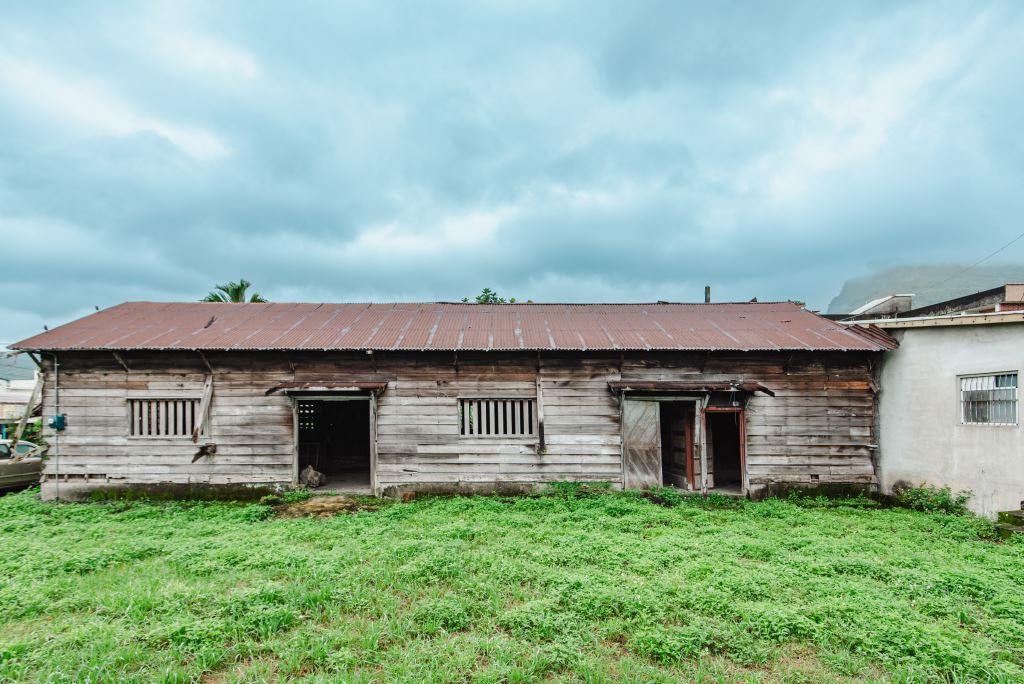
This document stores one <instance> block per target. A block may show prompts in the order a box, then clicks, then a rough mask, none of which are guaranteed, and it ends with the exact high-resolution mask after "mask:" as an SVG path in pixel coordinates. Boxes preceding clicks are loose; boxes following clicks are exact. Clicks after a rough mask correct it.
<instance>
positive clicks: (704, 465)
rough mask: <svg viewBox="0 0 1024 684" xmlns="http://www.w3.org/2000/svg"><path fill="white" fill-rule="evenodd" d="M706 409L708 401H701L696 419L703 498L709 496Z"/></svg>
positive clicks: (698, 403) (698, 404)
mask: <svg viewBox="0 0 1024 684" xmlns="http://www.w3.org/2000/svg"><path fill="white" fill-rule="evenodd" d="M706 407H707V399H706V398H704V399H701V400H699V401H698V402H697V414H696V416H695V419H694V423H695V428H696V430H697V444H696V445H695V446H696V448H697V450H698V452H699V453H700V493H701V495H702V496H707V495H708V438H707V427H708V424H707V420H706V418H705V415H706V414H705V413H704V409H705V408H706Z"/></svg>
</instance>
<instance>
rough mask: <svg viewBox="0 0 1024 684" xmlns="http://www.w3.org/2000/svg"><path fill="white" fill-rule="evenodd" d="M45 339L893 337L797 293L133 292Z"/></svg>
mask: <svg viewBox="0 0 1024 684" xmlns="http://www.w3.org/2000/svg"><path fill="white" fill-rule="evenodd" d="M13 346H14V348H15V349H39V350H73V349H77V350H90V349H91V350H97V349H99V350H132V349H151V350H157V349H165V350H171V349H183V350H192V349H203V350H242V349H246V350H275V349H280V350H284V349H295V350H299V349H309V350H375V351H386V350H416V351H427V350H467V351H469V350H495V351H497V350H517V349H522V350H648V349H649V350H722V351H730V350H732V351H754V350H806V351H827V350H839V351H881V350H884V349H892V348H894V347H895V342H893V340H892V339H891V338H889V337H888V335H886V334H885V333H882V332H881V331H877V330H875V331H870V332H867V331H863V330H860V329H858V328H851V327H847V326H844V325H842V324H839V323H836V322H834V321H830V320H828V319H826V318H822V317H821V316H818V315H816V314H814V313H811V312H810V311H807V310H805V309H804V308H803V307H801V306H800V305H798V304H794V303H792V302H775V303H769V302H761V303H742V304H493V305H492V304H277V303H271V304H221V303H201V302H188V303H163V302H128V303H125V304H120V305H118V306H115V307H113V308H110V309H105V310H103V311H100V312H97V313H94V314H91V315H89V316H86V317H85V318H81V319H78V320H77V321H72V322H71V323H68V324H66V325H62V326H60V327H59V328H55V329H53V330H50V331H48V332H44V333H42V334H41V335H36V336H35V337H30V338H29V339H27V340H23V341H22V342H19V343H18V344H16V345H13Z"/></svg>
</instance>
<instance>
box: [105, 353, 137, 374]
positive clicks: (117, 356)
mask: <svg viewBox="0 0 1024 684" xmlns="http://www.w3.org/2000/svg"><path fill="white" fill-rule="evenodd" d="M110 353H111V354H113V355H114V359H115V360H116V361H117V362H118V363H119V364H121V368H124V372H125V373H130V372H131V370H132V369H131V368H129V367H128V364H127V363H126V362H125V360H124V357H123V356H121V355H120V354H118V353H117V352H116V351H115V352H110Z"/></svg>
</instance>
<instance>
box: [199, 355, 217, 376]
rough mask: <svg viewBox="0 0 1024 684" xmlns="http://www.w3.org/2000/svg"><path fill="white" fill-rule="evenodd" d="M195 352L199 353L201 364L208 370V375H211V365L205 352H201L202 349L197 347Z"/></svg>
mask: <svg viewBox="0 0 1024 684" xmlns="http://www.w3.org/2000/svg"><path fill="white" fill-rule="evenodd" d="M196 353H197V354H199V358H201V359H202V360H203V365H204V366H206V370H207V371H209V373H210V375H211V376H212V375H213V367H212V366H210V362H209V361H208V360H207V358H206V354H204V353H203V352H202V350H199V349H197V350H196Z"/></svg>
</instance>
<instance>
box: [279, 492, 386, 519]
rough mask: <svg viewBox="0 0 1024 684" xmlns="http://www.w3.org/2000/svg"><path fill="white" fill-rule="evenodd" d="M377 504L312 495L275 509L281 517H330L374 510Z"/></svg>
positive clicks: (340, 497)
mask: <svg viewBox="0 0 1024 684" xmlns="http://www.w3.org/2000/svg"><path fill="white" fill-rule="evenodd" d="M377 508H378V506H376V505H374V504H368V503H365V502H362V501H357V500H356V499H351V498H349V497H347V496H314V497H313V498H311V499H306V500H305V501H296V502H294V503H288V504H282V505H280V506H277V507H276V508H275V510H276V511H277V514H278V516H280V517H282V518H331V517H334V516H336V515H338V514H339V513H356V512H358V511H375V510H377Z"/></svg>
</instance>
